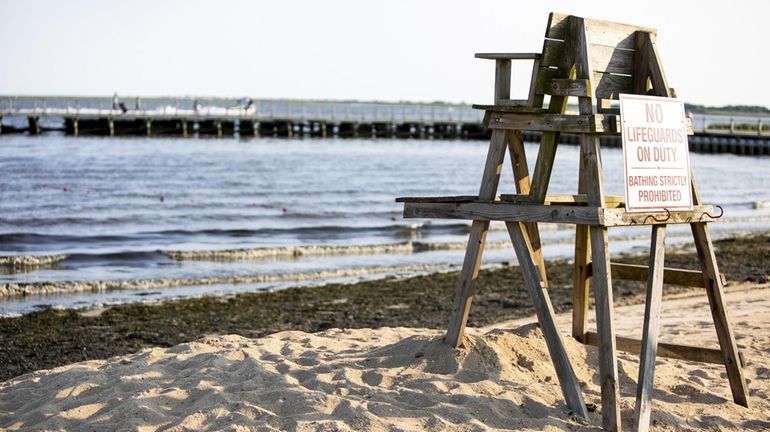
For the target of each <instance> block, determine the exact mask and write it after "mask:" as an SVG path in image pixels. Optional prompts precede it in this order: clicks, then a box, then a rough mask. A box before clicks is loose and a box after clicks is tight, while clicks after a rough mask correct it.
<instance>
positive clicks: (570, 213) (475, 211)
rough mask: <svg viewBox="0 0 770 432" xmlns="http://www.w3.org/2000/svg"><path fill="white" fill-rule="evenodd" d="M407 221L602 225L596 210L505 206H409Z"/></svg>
mask: <svg viewBox="0 0 770 432" xmlns="http://www.w3.org/2000/svg"><path fill="white" fill-rule="evenodd" d="M404 217H405V218H434V219H468V220H484V221H492V220H499V221H509V222H514V221H516V222H518V221H520V222H550V223H574V224H584V225H599V222H600V220H599V211H598V209H597V208H596V207H579V206H558V205H519V204H512V203H504V202H470V203H463V202H457V203H451V202H450V203H446V202H444V203H440V202H407V203H404Z"/></svg>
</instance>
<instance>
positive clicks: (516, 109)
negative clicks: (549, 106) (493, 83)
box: [471, 104, 548, 114]
mask: <svg viewBox="0 0 770 432" xmlns="http://www.w3.org/2000/svg"><path fill="white" fill-rule="evenodd" d="M471 107H472V108H473V109H477V110H485V111H494V112H504V113H534V114H543V113H546V112H548V110H546V109H544V108H542V107H533V106H529V105H511V104H508V105H483V104H473V105H472V106H471Z"/></svg>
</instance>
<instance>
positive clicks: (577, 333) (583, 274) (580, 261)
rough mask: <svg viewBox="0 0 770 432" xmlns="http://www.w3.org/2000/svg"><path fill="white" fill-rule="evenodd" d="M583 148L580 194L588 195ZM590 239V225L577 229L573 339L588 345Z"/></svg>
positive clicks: (580, 168)
mask: <svg viewBox="0 0 770 432" xmlns="http://www.w3.org/2000/svg"><path fill="white" fill-rule="evenodd" d="M583 163H584V162H583V157H582V148H581V157H580V163H579V168H578V194H584V193H586V188H585V181H584V180H583V174H584V172H585V167H584V165H583ZM590 245H591V243H590V238H589V235H588V225H577V226H576V227H575V263H574V265H573V267H574V269H573V271H572V337H573V338H575V339H576V340H577V341H578V342H581V343H586V332H587V331H588V302H589V298H588V283H589V274H588V264H589V263H590V261H591V247H590Z"/></svg>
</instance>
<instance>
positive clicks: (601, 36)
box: [530, 13, 656, 106]
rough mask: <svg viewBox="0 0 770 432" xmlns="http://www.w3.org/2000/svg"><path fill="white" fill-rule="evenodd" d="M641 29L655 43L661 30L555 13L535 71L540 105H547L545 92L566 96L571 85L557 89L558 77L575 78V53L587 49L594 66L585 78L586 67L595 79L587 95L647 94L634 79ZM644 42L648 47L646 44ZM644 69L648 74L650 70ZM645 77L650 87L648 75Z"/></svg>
mask: <svg viewBox="0 0 770 432" xmlns="http://www.w3.org/2000/svg"><path fill="white" fill-rule="evenodd" d="M637 32H641V33H647V34H648V35H649V36H648V38H647V40H650V41H652V42H653V43H654V40H655V34H656V30H655V29H653V28H645V27H639V26H635V25H629V24H621V23H615V22H611V21H602V20H596V19H590V18H581V17H576V16H573V15H565V14H559V13H551V14H550V16H549V19H548V26H547V28H546V32H545V41H544V43H543V51H542V58H541V59H540V62H539V65H537V69H536V70H535V71H533V74H534V75H535V76H534V80H533V81H534V82H533V85H532V89H531V90H530V91H531V94H530V97H531V99H530V100H532V101H533V102H534V105H535V106H542V104H543V95H546V94H548V95H560V96H563V95H564V92H565V89H564V88H556V87H557V86H556V85H555V84H554V82H553V81H552V80H553V79H569V78H573V79H574V78H575V66H576V65H575V62H576V59H575V57H576V55H581V54H580V53H582V52H584V53H585V54H584V55H585V56H587V58H586V60H587V63H588V64H589V65H590V69H589V71H588V73H587V74H586V73H582V75H587V76H583V77H581V76H580V75H581V71H580V70H578V71H577V76H578V77H580V78H584V79H588V80H590V92H586V94H584V95H583V96H584V97H585V96H590V97H592V98H594V99H618V98H619V95H620V93H643V92H644V91H645V90H646V89H644V90H641V91H640V90H638V89H635V81H634V75H635V74H636V72H637V71H636V69H639V68H640V66H637V65H636V64H635V61H637V62H638V61H639V60H640V59H638V58H635V54H636V52H637V48H636V47H637V45H638V44H639V41H638V40H637ZM582 34H584V35H585V37H583V36H582ZM639 46H644V48H645V49H646V45H639ZM640 64H641V63H640ZM578 69H579V66H578ZM639 73H642V74H646V73H647V71H646V70H644V71H641V72H639ZM637 78H639V77H637ZM643 79H644V80H645V83H644V85H645V86H646V84H647V83H646V79H647V76H646V75H645V76H644V78H643ZM637 85H638V84H637ZM579 93H580V92H579V90H575V91H574V92H573V93H571V94H569V95H570V96H578V95H579Z"/></svg>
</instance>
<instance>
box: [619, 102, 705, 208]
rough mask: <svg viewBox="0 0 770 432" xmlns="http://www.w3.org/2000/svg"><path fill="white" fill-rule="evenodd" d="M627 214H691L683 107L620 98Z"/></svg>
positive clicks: (681, 105) (680, 104) (673, 103)
mask: <svg viewBox="0 0 770 432" xmlns="http://www.w3.org/2000/svg"><path fill="white" fill-rule="evenodd" d="M620 119H621V125H622V126H621V127H622V136H623V159H624V162H625V165H624V170H623V172H624V174H625V186H626V187H625V198H626V211H629V212H640V211H647V212H649V211H662V210H666V209H668V210H692V189H691V187H690V154H689V151H688V149H689V148H688V145H687V124H686V123H685V115H684V103H683V102H682V101H680V100H678V99H671V98H664V97H653V96H639V95H627V94H621V95H620Z"/></svg>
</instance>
